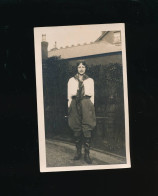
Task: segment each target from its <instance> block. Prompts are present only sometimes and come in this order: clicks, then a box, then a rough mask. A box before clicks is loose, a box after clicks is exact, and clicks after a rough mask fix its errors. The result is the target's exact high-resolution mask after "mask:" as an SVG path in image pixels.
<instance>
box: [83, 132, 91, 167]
mask: <svg viewBox="0 0 158 196" xmlns="http://www.w3.org/2000/svg"><path fill="white" fill-rule="evenodd" d="M83 135H84V148H85V154H84V160H85V162H86V163H88V164H92V160H91V158H90V156H89V154H90V143H91V130H84V131H83Z"/></svg>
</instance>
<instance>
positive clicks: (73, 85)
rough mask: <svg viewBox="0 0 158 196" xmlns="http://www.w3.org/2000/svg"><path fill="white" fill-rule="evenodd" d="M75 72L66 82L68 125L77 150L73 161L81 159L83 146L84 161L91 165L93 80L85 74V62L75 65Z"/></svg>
mask: <svg viewBox="0 0 158 196" xmlns="http://www.w3.org/2000/svg"><path fill="white" fill-rule="evenodd" d="M77 72H78V73H77V74H76V75H75V76H74V77H72V78H70V79H69V81H68V113H69V117H68V123H69V126H70V128H71V129H72V130H73V133H74V139H75V145H76V149H77V151H76V155H75V157H74V160H79V159H80V158H81V154H82V144H84V148H85V154H84V160H85V161H86V162H87V163H88V164H91V163H92V161H91V159H90V157H89V150H90V142H91V134H92V133H91V132H92V130H93V129H94V127H95V126H96V117H95V109H94V80H93V79H92V78H90V77H88V76H87V75H86V74H85V72H86V64H85V62H80V63H78V64H77Z"/></svg>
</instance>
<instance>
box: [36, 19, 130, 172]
mask: <svg viewBox="0 0 158 196" xmlns="http://www.w3.org/2000/svg"><path fill="white" fill-rule="evenodd" d="M34 43H35V64H36V89H37V91H36V93H37V110H38V111H37V112H38V136H39V157H40V171H41V172H54V171H75V170H97V169H116V168H130V167H131V163H130V144H129V121H128V118H129V117H128V89H127V65H126V49H125V45H126V44H125V24H123V23H119V24H96V25H74V26H54V27H36V28H34Z"/></svg>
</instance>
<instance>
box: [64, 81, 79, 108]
mask: <svg viewBox="0 0 158 196" xmlns="http://www.w3.org/2000/svg"><path fill="white" fill-rule="evenodd" d="M77 89H78V84H77V83H76V81H75V79H74V78H70V79H69V81H68V93H67V95H68V107H70V104H71V101H72V96H75V95H76V94H77Z"/></svg>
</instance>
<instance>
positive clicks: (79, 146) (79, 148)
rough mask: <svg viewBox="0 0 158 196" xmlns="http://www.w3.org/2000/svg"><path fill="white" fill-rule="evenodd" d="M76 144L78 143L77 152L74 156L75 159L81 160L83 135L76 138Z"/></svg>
mask: <svg viewBox="0 0 158 196" xmlns="http://www.w3.org/2000/svg"><path fill="white" fill-rule="evenodd" d="M75 144H76V154H75V156H74V160H79V159H80V158H81V156H82V153H81V151H82V141H81V137H77V138H76V139H75Z"/></svg>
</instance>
